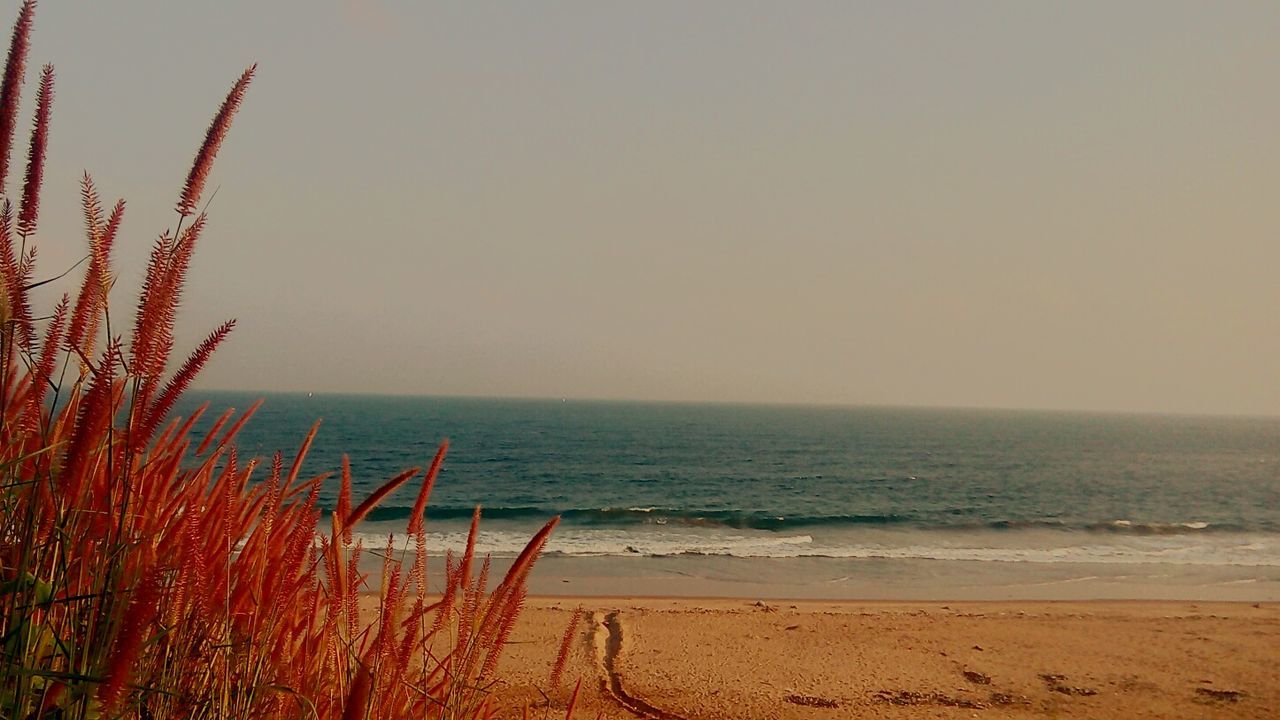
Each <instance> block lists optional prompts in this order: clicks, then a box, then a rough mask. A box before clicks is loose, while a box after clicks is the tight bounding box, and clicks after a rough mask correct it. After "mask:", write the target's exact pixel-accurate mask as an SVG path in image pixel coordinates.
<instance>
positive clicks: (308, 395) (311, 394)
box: [307, 392, 316, 397]
mask: <svg viewBox="0 0 1280 720" xmlns="http://www.w3.org/2000/svg"><path fill="white" fill-rule="evenodd" d="M315 395H316V394H315V393H311V392H309V393H307V397H315Z"/></svg>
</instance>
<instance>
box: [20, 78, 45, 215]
mask: <svg viewBox="0 0 1280 720" xmlns="http://www.w3.org/2000/svg"><path fill="white" fill-rule="evenodd" d="M52 107H53V66H52V65H45V66H44V67H43V68H41V70H40V90H39V92H38V93H37V94H36V119H35V123H34V125H33V126H32V128H31V145H30V148H29V149H28V151H27V177H26V180H25V181H24V182H23V184H22V209H21V210H20V211H19V212H18V234H19V235H22V236H23V237H26V236H28V235H31V234H33V233H34V232H35V231H36V225H37V224H38V223H39V222H40V186H41V184H42V183H43V182H44V156H45V152H46V151H47V150H48V146H49V113H50V110H51V109H52Z"/></svg>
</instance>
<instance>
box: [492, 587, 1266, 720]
mask: <svg viewBox="0 0 1280 720" xmlns="http://www.w3.org/2000/svg"><path fill="white" fill-rule="evenodd" d="M579 605H580V606H581V607H582V609H583V611H584V612H585V618H584V621H583V622H582V623H581V625H580V626H579V631H578V633H577V637H576V638H575V639H574V643H573V649H572V654H571V656H570V660H569V664H568V666H567V668H566V670H565V675H564V677H565V679H564V681H562V686H561V687H560V688H559V689H555V690H548V688H547V685H548V674H549V670H550V666H551V664H552V662H553V659H554V656H555V654H556V651H557V649H558V647H559V644H560V638H561V637H562V635H563V632H564V629H565V628H566V627H567V625H568V621H569V618H570V613H571V611H572V610H573V609H574V608H575V607H578V606H579ZM499 676H500V677H501V681H500V683H499V684H498V685H497V687H496V688H495V692H496V693H497V695H498V698H499V701H500V702H499V703H498V704H499V706H500V707H502V712H501V714H500V716H501V717H519V716H520V710H519V708H522V707H523V706H524V705H525V704H529V705H531V706H532V710H531V713H530V717H533V718H541V717H548V718H560V717H563V715H564V708H565V706H566V703H567V701H568V698H569V694H570V691H571V690H572V687H573V684H574V683H575V682H576V681H577V680H578V679H579V678H580V679H581V680H582V692H581V696H580V698H579V701H578V712H577V713H576V714H575V717H578V718H594V717H597V715H600V716H603V717H605V718H634V717H650V718H667V719H669V718H685V719H687V720H695V719H697V720H702V719H707V720H711V719H719V718H815V719H817V718H972V717H980V718H1006V717H1007V718H1041V717H1044V718H1276V717H1280V604H1276V603H1262V604H1252V603H1215V602H1194V603H1191V602H1147V601H1140V602H1035V603H1029V602H1017V603H1013V602H964V603H947V602H929V603H895V602H876V603H857V602H850V603H832V602H788V601H769V602H755V601H751V600H690V599H678V600H675V599H621V598H598V597H596V598H581V599H571V598H540V599H535V600H531V601H530V602H529V605H528V608H527V610H526V611H525V613H524V615H523V616H522V617H521V620H520V623H519V625H518V629H517V632H516V633H515V635H514V637H513V639H512V644H511V645H510V646H509V648H508V650H507V652H506V655H505V657H504V659H503V661H502V663H501V664H500V666H499ZM538 688H542V689H544V690H548V696H549V702H548V698H544V696H543V695H542V694H541V693H540V692H539V690H538Z"/></svg>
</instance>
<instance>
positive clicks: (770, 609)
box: [751, 600, 778, 612]
mask: <svg viewBox="0 0 1280 720" xmlns="http://www.w3.org/2000/svg"><path fill="white" fill-rule="evenodd" d="M751 607H753V608H759V609H760V610H762V611H764V612H778V608H776V607H774V606H772V605H766V604H765V603H764V601H763V600H757V601H755V602H754V603H752V604H751Z"/></svg>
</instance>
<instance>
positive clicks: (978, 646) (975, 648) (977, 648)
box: [973, 645, 982, 652]
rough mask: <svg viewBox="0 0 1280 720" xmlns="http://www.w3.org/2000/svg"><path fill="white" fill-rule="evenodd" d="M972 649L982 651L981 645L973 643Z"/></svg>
mask: <svg viewBox="0 0 1280 720" xmlns="http://www.w3.org/2000/svg"><path fill="white" fill-rule="evenodd" d="M973 649H974V650H977V651H978V652H982V646H981V645H974V646H973Z"/></svg>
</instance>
